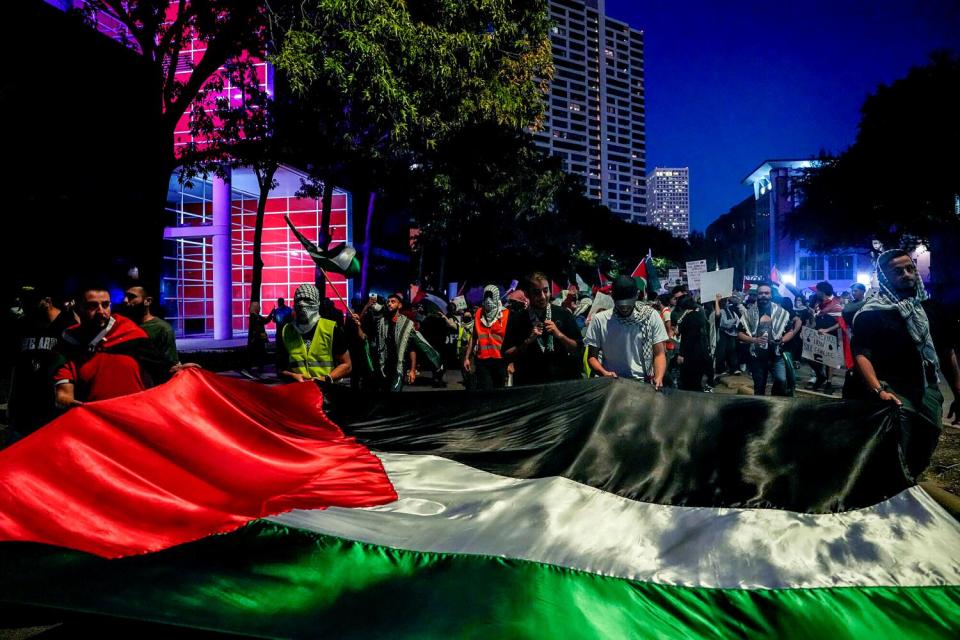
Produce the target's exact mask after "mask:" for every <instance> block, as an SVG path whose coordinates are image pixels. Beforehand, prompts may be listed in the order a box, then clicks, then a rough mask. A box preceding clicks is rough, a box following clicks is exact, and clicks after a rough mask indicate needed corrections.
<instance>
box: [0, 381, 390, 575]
mask: <svg viewBox="0 0 960 640" xmlns="http://www.w3.org/2000/svg"><path fill="white" fill-rule="evenodd" d="M321 401H322V396H321V393H320V390H319V388H318V387H317V386H316V385H315V384H313V383H312V382H303V383H300V384H291V385H286V386H280V387H267V386H264V385H259V384H255V383H251V382H246V381H240V380H231V379H228V378H224V377H223V376H218V375H215V374H213V373H210V372H206V371H202V370H200V369H187V370H185V371H183V372H181V373H179V374H177V376H176V377H175V378H174V379H173V380H171V381H170V382H168V383H167V384H164V385H161V386H159V387H155V388H153V389H150V390H148V391H144V392H141V393H137V394H133V395H129V396H123V397H120V398H114V399H111V400H103V401H100V402H92V403H88V404H86V405H83V406H81V407H76V408H74V409H71V410H69V411H68V412H67V413H66V414H64V415H63V416H61V417H59V418H57V419H56V420H54V421H53V422H51V423H50V424H49V425H47V426H45V427H43V428H42V429H40V430H39V431H37V432H36V433H34V434H32V435H30V436H28V437H27V438H25V439H23V440H21V441H20V442H18V443H17V444H15V445H13V446H11V447H9V448H8V449H6V450H4V451H2V452H0V540H15V541H26V542H40V543H44V544H52V545H58V546H62V547H70V548H72V549H79V550H80V551H86V552H88V553H93V554H97V555H100V556H104V557H108V558H113V557H120V556H125V555H132V554H140V553H145V552H149V551H158V550H160V549H165V548H167V547H171V546H174V545H177V544H181V543H184V542H189V541H191V540H196V539H198V538H202V537H205V536H208V535H210V534H213V533H223V532H227V531H231V530H233V529H236V528H238V527H240V526H242V525H244V524H246V523H247V522H249V521H251V520H253V519H255V518H261V517H264V516H267V515H271V514H276V513H281V512H283V511H289V510H290V509H298V508H299V509H317V508H323V507H327V506H341V507H363V506H372V505H377V504H385V503H387V502H392V501H393V500H396V498H397V495H396V492H395V491H394V489H393V486H392V485H391V484H390V481H389V479H388V478H387V475H386V473H385V472H384V470H383V465H382V464H381V463H380V460H379V459H377V458H376V457H375V456H374V455H373V454H371V453H370V451H368V450H367V449H366V448H365V447H363V446H361V445H359V444H357V443H356V442H355V441H354V439H353V438H347V437H345V436H344V435H343V432H341V431H340V429H339V428H338V427H337V426H336V425H335V424H333V422H331V421H330V420H329V419H328V418H327V417H326V416H325V415H324V414H323V412H322V410H321Z"/></svg>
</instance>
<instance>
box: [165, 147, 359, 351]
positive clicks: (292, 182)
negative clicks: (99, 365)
mask: <svg viewBox="0 0 960 640" xmlns="http://www.w3.org/2000/svg"><path fill="white" fill-rule="evenodd" d="M305 177H306V175H305V174H303V173H301V172H300V171H297V170H296V169H294V168H292V167H286V166H282V167H280V169H278V171H277V174H276V176H275V180H276V183H277V184H276V186H274V188H273V189H271V190H270V195H269V197H268V198H267V206H266V210H265V213H264V220H263V236H262V246H261V249H260V256H261V258H262V260H263V280H262V284H261V287H260V296H261V299H262V309H261V312H262V313H263V315H266V314H267V313H269V312H270V310H271V309H272V308H273V306H274V305H275V304H276V300H277V298H284V299H286V300H287V301H288V302H287V304H288V306H292V304H293V303H292V300H293V294H294V292H295V291H296V289H297V287H298V286H300V285H301V284H304V283H307V284H313V282H314V280H315V266H314V263H313V259H312V258H311V257H310V256H309V255H308V254H307V252H306V250H304V248H303V246H302V245H301V244H300V241H299V240H297V238H296V236H294V235H293V232H292V231H291V230H290V228H289V227H288V226H287V223H286V221H285V220H284V216H286V215H289V216H290V221H291V222H292V223H293V224H294V226H296V227H297V230H298V231H300V232H302V233H303V234H304V235H305V236H307V237H308V238H316V237H317V236H318V234H319V230H320V218H321V211H322V202H321V200H320V199H319V198H304V197H301V196H299V195H297V191H298V190H299V189H300V181H301V179H303V178H305ZM259 193H260V190H259V187H258V185H257V180H256V177H255V176H254V174H253V172H252V171H251V170H249V169H237V170H234V171H232V172H231V173H230V175H229V176H228V177H227V178H226V179H223V178H217V177H214V178H212V179H210V180H193V181H192V184H191V185H190V186H186V185H182V184H180V182H179V180H177V178H176V177H173V178H171V180H170V190H169V192H168V198H167V214H168V216H169V219H168V221H169V223H170V224H169V226H167V228H166V230H165V232H164V238H166V240H167V241H168V242H167V243H166V245H167V254H166V258H165V264H166V268H165V275H164V278H163V281H162V283H161V287H162V288H161V303H162V305H163V307H164V311H165V315H166V319H167V320H168V321H169V322H170V323H171V324H172V325H173V327H174V330H175V331H176V333H177V335H178V336H213V337H215V338H222V339H227V338H230V337H231V336H232V335H233V333H234V332H236V333H238V334H241V335H243V334H245V333H246V331H247V322H248V318H249V315H248V313H249V309H248V308H247V301H248V300H250V293H251V292H250V281H251V276H252V274H253V234H254V228H255V226H256V217H257V199H258V197H259ZM350 211H351V203H350V194H349V193H347V192H345V191H342V190H340V189H334V194H333V202H332V206H331V211H330V235H331V237H332V239H333V240H332V242H333V244H339V243H342V242H346V243H347V244H352V243H353V227H352V221H351V215H350ZM327 275H328V277H327V279H326V291H325V296H326V297H327V298H329V299H330V300H332V301H334V303H335V304H336V305H337V306H338V307H340V308H343V304H342V303H340V301H339V299H340V298H341V297H342V298H344V299H345V300H348V301H349V300H350V299H351V297H352V295H353V286H352V281H350V280H347V279H346V278H344V277H343V276H341V275H338V274H332V273H331V274H327Z"/></svg>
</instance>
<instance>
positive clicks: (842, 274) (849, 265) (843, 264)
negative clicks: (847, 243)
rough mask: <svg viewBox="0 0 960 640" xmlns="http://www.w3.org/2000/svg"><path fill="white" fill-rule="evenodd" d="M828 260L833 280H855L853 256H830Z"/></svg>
mask: <svg viewBox="0 0 960 640" xmlns="http://www.w3.org/2000/svg"><path fill="white" fill-rule="evenodd" d="M828 262H829V264H828V267H829V273H830V275H829V277H830V278H831V279H832V280H853V256H829V259H828Z"/></svg>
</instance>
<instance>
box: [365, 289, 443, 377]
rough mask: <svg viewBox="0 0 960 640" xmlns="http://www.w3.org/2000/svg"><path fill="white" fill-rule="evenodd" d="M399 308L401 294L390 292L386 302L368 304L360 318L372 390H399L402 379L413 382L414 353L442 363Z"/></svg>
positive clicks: (415, 371) (415, 365) (435, 365)
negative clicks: (370, 367)
mask: <svg viewBox="0 0 960 640" xmlns="http://www.w3.org/2000/svg"><path fill="white" fill-rule="evenodd" d="M402 311H403V294H401V293H391V294H390V295H389V296H387V299H386V305H384V306H382V307H381V306H380V305H378V304H374V305H371V306H370V308H369V310H368V313H367V314H366V315H365V316H364V317H363V319H362V320H363V332H364V334H365V335H366V337H367V344H368V347H369V350H370V361H371V364H372V366H373V374H372V376H371V383H372V387H373V389H375V390H380V391H401V390H402V389H403V385H404V383H407V384H413V383H414V382H416V380H417V355H418V354H419V355H422V356H423V357H424V358H426V359H427V361H428V362H430V363H431V364H432V365H433V366H434V367H441V366H442V363H441V362H440V354H439V353H437V351H436V350H435V349H434V348H433V347H432V346H430V343H428V342H427V341H426V339H424V337H423V336H422V335H420V332H419V331H417V330H416V329H415V328H414V326H413V320H411V319H410V318H408V317H407V316H406V315H404V314H403V313H402Z"/></svg>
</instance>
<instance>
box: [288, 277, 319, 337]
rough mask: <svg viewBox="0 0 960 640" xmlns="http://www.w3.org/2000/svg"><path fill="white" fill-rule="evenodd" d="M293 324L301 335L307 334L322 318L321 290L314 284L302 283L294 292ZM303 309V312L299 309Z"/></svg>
mask: <svg viewBox="0 0 960 640" xmlns="http://www.w3.org/2000/svg"><path fill="white" fill-rule="evenodd" d="M293 309H294V314H293V326H294V327H295V328H296V330H297V331H299V332H300V335H307V334H308V333H310V332H311V331H313V330H314V328H315V327H316V326H317V321H319V320H320V290H319V289H317V288H316V287H315V286H314V285H312V284H302V285H300V286H299V287H297V291H296V293H294V294H293ZM298 309H301V310H302V311H303V314H302V316H301V314H300V313H299V312H298V311H297V310H298Z"/></svg>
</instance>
